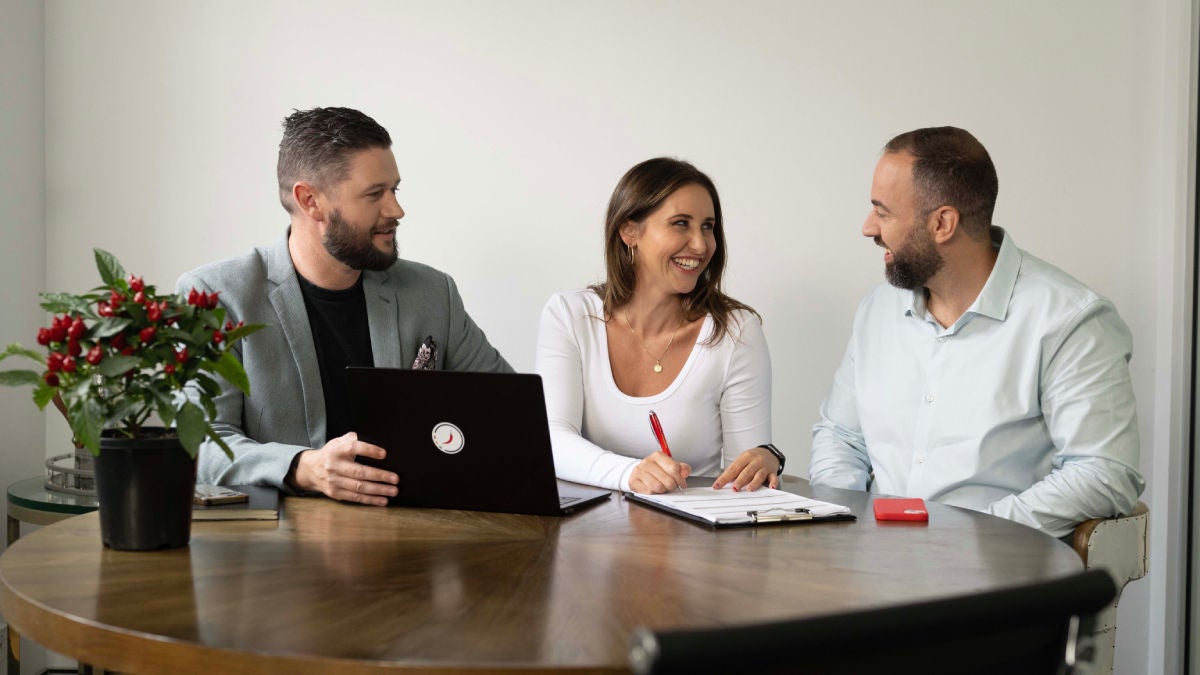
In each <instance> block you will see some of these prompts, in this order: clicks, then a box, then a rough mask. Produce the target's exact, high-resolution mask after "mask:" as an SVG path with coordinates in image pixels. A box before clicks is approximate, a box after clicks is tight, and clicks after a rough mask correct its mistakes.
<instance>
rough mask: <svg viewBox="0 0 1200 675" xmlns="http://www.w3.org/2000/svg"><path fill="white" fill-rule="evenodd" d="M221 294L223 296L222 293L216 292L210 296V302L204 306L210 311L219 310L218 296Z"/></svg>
mask: <svg viewBox="0 0 1200 675" xmlns="http://www.w3.org/2000/svg"><path fill="white" fill-rule="evenodd" d="M220 294H221V291H214V292H213V294H212V295H210V296H208V302H207V303H206V304H205V305H204V306H205V307H207V308H208V309H216V308H217V296H218V295H220Z"/></svg>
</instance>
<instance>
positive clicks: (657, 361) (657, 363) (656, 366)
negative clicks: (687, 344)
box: [621, 313, 683, 373]
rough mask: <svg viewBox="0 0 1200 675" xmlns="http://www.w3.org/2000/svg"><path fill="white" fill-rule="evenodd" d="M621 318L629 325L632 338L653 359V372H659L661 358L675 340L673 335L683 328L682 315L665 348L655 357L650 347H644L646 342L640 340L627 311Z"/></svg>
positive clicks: (661, 368) (660, 369) (660, 370)
mask: <svg viewBox="0 0 1200 675" xmlns="http://www.w3.org/2000/svg"><path fill="white" fill-rule="evenodd" d="M621 319H622V320H623V321H624V322H625V325H626V326H627V327H629V332H630V333H632V334H633V339H634V340H637V341H638V344H640V345H641V346H642V349H643V350H645V352H646V353H647V354H649V355H650V358H652V359H654V372H656V373H661V372H662V370H663V367H662V358H663V357H664V356H666V355H667V352H668V351H670V350H671V343H672V342H675V336H676V335H679V329H680V328H683V317H680V319H679V325H678V326H677V327H676V328H675V332H674V333H671V339H670V340H667V348H666V349H664V350H662V353H661V354H659V355H658V356H657V357H655V356H654V352H652V351H650V349H649V348H647V347H646V343H645V342H642V338H640V337H638V334H637V331H635V330H634V329H633V324H631V323H629V315H628V313H626V314H622V315H621Z"/></svg>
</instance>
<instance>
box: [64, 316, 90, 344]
mask: <svg viewBox="0 0 1200 675" xmlns="http://www.w3.org/2000/svg"><path fill="white" fill-rule="evenodd" d="M85 332H87V326H85V325H83V319H81V318H80V317H75V320H74V321H72V322H71V327H70V328H68V329H67V337H69V338H73V339H76V340H78V339H79V338H81V337H83V334H84V333H85Z"/></svg>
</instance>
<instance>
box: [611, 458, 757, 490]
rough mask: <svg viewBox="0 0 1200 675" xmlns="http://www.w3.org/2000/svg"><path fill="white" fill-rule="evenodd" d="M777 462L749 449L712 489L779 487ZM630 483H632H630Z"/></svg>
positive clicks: (727, 468)
mask: <svg viewBox="0 0 1200 675" xmlns="http://www.w3.org/2000/svg"><path fill="white" fill-rule="evenodd" d="M778 472H779V460H778V459H777V458H776V457H775V455H772V454H771V451H770V450H767V449H766V448H750V449H749V450H747V451H745V452H743V453H742V454H740V455H738V456H737V459H735V460H733V463H732V464H730V465H729V466H727V467H725V470H724V471H722V472H721V475H720V476H717V480H716V482H714V483H713V487H714V488H717V489H720V488H723V487H725V485H726V484H728V483H730V482H732V483H733V491H734V492H737V491H738V490H743V489H745V490H750V491H751V492H753V491H754V490H757V489H758V488H760V487H762V485H763V483H764V482H766V484H767V487H771V488H777V487H779V476H778V475H777V474H778ZM630 482H631V483H632V481H630Z"/></svg>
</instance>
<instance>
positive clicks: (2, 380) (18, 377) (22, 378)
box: [0, 370, 42, 387]
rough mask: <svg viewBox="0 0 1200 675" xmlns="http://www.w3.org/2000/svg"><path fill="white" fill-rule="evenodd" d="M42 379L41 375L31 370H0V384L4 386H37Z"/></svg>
mask: <svg viewBox="0 0 1200 675" xmlns="http://www.w3.org/2000/svg"><path fill="white" fill-rule="evenodd" d="M41 381H42V376H41V375H38V374H37V373H35V372H33V371H32V370H2V371H0V385H4V386H6V387H24V386H27V385H31V384H32V385H34V386H37V384H38V383H39V382H41Z"/></svg>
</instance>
